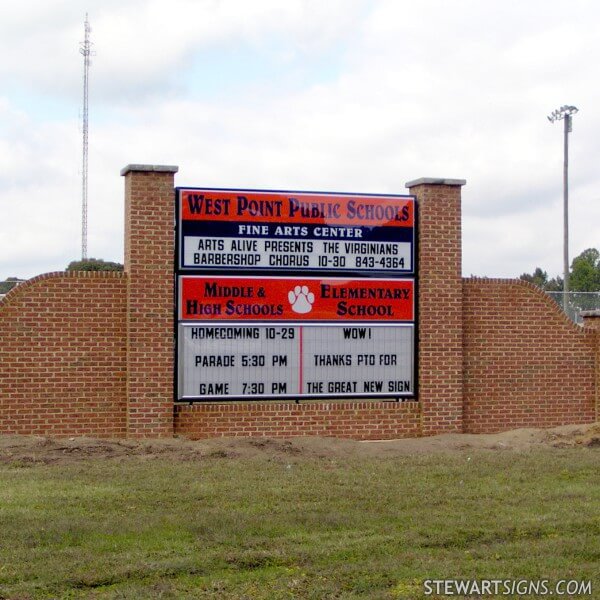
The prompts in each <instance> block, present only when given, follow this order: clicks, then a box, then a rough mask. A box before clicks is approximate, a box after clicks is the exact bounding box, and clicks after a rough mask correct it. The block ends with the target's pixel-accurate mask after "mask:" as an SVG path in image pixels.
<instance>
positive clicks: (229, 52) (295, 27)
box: [0, 0, 600, 279]
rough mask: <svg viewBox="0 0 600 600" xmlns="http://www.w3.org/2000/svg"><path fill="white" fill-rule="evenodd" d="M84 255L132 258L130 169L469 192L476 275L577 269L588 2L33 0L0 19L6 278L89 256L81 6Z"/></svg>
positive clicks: (251, 183)
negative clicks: (566, 241) (569, 107)
mask: <svg viewBox="0 0 600 600" xmlns="http://www.w3.org/2000/svg"><path fill="white" fill-rule="evenodd" d="M86 10H87V11H88V12H89V20H90V23H91V27H92V34H91V39H92V42H93V44H94V47H93V49H94V51H95V53H96V54H95V56H94V57H93V60H92V67H91V71H90V110H89V114H90V127H89V131H90V134H89V213H88V214H89V217H88V219H89V228H88V255H89V256H91V257H97V258H103V259H105V260H114V261H119V262H122V260H123V179H122V178H121V177H120V176H119V171H120V169H121V168H122V167H123V166H125V165H127V164H129V163H154V164H172V165H178V166H179V169H180V170H179V173H178V174H177V176H176V184H177V185H187V186H198V187H204V186H215V187H251V188H265V189H296V190H331V191H343V192H371V193H406V192H407V190H406V189H405V187H404V184H405V183H406V182H407V181H410V180H411V179H415V178H418V177H423V176H427V177H451V178H461V179H466V180H467V185H466V186H465V187H464V188H463V242H464V251H463V274H464V275H465V276H469V275H472V274H473V275H480V276H490V277H511V276H518V275H520V274H521V273H523V272H525V271H528V272H531V271H533V269H534V268H535V267H536V266H540V267H542V268H543V269H545V270H547V271H548V273H549V274H550V276H554V275H557V274H559V273H560V272H561V271H562V239H563V230H562V227H563V225H562V160H563V154H562V152H563V145H562V135H563V129H562V123H555V124H551V123H549V122H548V120H547V119H546V116H547V115H548V114H550V113H551V112H552V111H553V110H554V109H555V108H557V107H559V106H561V105H563V104H573V105H576V106H577V107H578V108H579V110H580V112H579V113H578V114H577V115H576V116H575V117H574V128H573V133H572V135H571V136H570V159H571V161H570V167H571V170H570V174H571V177H570V205H571V208H570V218H571V258H573V257H574V256H576V255H577V254H579V253H580V252H581V251H582V250H584V249H586V248H589V247H600V168H598V159H599V157H600V112H599V110H598V107H600V76H599V72H598V65H599V64H600V36H599V35H598V23H599V22H600V4H598V3H597V2H594V1H593V0H589V1H585V0H571V1H570V2H568V3H565V2H557V1H554V0H544V1H542V0H539V1H538V0H522V1H521V2H507V1H506V0H502V1H497V0H453V1H452V2H448V1H447V0H418V1H417V0H412V1H411V2H408V1H406V0H285V1H283V0H252V1H251V2H250V1H247V0H169V2H165V1H164V0H162V1H158V0H156V1H154V0H102V1H98V0H90V1H89V2H88V3H87V5H86V4H85V3H82V2H80V1H79V0H44V1H41V0H40V1H34V0H21V1H20V2H15V3H12V2H11V3H9V2H8V1H6V0H3V1H2V8H1V9H0V209H1V219H0V279H4V278H6V277H7V276H20V277H31V276H33V275H36V274H39V273H44V272H48V271H56V270H63V269H64V268H65V267H66V265H67V264H68V263H69V262H70V261H71V260H77V259H79V258H80V255H81V156H82V149H81V146H82V134H81V119H80V114H81V109H82V88H83V77H82V73H83V58H82V56H81V55H80V54H79V42H81V41H82V40H83V38H84V28H83V23H84V19H85V11H86Z"/></svg>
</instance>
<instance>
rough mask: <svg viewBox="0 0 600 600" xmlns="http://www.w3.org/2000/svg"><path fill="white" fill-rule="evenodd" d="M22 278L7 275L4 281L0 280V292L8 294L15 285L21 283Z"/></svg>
mask: <svg viewBox="0 0 600 600" xmlns="http://www.w3.org/2000/svg"><path fill="white" fill-rule="evenodd" d="M23 281H25V280H24V279H20V278H19V277H7V278H6V279H5V280H4V281H0V294H8V292H10V290H12V289H13V288H14V287H15V286H17V285H19V284H20V283H23Z"/></svg>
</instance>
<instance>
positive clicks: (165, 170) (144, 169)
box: [121, 164, 179, 175]
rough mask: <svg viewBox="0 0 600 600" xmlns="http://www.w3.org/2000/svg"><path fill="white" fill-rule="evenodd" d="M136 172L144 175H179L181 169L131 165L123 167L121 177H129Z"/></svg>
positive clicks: (164, 166)
mask: <svg viewBox="0 0 600 600" xmlns="http://www.w3.org/2000/svg"><path fill="white" fill-rule="evenodd" d="M134 171H137V172H142V173H148V172H152V173H177V171H179V167H177V166H175V165H136V164H131V165H127V166H126V167H123V168H122V169H121V175H127V174H128V173H132V172H134Z"/></svg>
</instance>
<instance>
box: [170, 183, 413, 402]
mask: <svg viewBox="0 0 600 600" xmlns="http://www.w3.org/2000/svg"><path fill="white" fill-rule="evenodd" d="M176 207H177V210H176V212H177V214H176V224H177V225H176V231H177V235H176V240H177V242H176V243H177V257H176V277H177V331H176V339H177V391H176V400H178V401H186V402H194V401H202V400H210V401H214V400H229V399H231V400H233V399H238V400H239V399H300V398H303V397H311V398H336V397H361V398H368V397H373V398H381V397H388V398H398V399H401V398H402V399H409V398H414V397H415V392H416V390H415V387H416V378H415V372H416V364H415V362H416V359H415V356H416V355H415V340H416V333H415V329H416V315H415V307H416V297H415V294H416V265H415V257H416V252H415V250H416V227H415V223H416V202H415V198H414V196H406V195H402V196H400V195H365V194H330V193H322V192H289V191H263V190H230V189H191V188H177V189H176Z"/></svg>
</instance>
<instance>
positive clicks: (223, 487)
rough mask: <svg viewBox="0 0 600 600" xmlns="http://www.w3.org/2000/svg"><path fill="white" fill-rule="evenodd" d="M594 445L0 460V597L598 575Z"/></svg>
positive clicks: (286, 591) (338, 591) (302, 593)
mask: <svg viewBox="0 0 600 600" xmlns="http://www.w3.org/2000/svg"><path fill="white" fill-rule="evenodd" d="M599 483H600V452H599V451H597V450H592V449H577V450H556V449H554V450H550V449H548V450H543V451H542V450H540V451H536V452H531V453H524V454H518V453H512V452H484V451H479V452H471V453H463V452H460V453H454V454H449V455H439V454H435V455H425V456H401V457H396V458H379V459H378V458H367V457H363V458H353V459H351V460H349V461H343V460H341V459H331V458H324V459H316V458H303V457H298V456H293V457H290V459H289V460H285V459H279V458H277V459H274V458H273V457H266V456H265V457H264V458H261V457H259V458H252V459H249V458H246V459H240V458H238V459H231V458H222V459H219V458H210V459H203V460H198V461H188V462H181V461H179V462H175V461H173V462H170V461H168V460H167V459H164V458H160V457H158V458H155V459H153V460H147V459H144V458H143V457H130V458H127V459H122V460H121V461H117V460H106V459H105V460H99V459H88V460H85V461H81V462H77V463H72V464H69V465H60V466H58V465H45V466H44V465H34V466H18V465H17V466H15V465H13V466H6V465H4V466H0V598H19V599H21V600H23V599H27V598H90V597H91V598H188V597H189V598H264V599H273V598H275V599H276V598H315V599H321V598H419V597H422V590H423V580H425V579H438V578H439V579H444V578H519V579H521V578H526V579H540V578H547V579H551V580H559V579H565V578H566V579H571V578H575V579H586V580H592V581H594V588H595V593H596V594H598V596H600V580H599V579H598V572H599V568H598V564H599V561H600V485H599Z"/></svg>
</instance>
